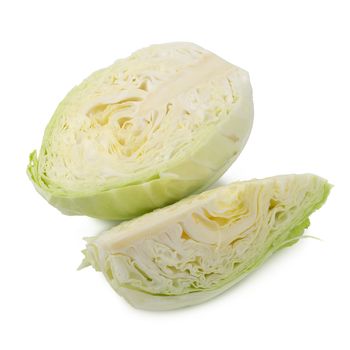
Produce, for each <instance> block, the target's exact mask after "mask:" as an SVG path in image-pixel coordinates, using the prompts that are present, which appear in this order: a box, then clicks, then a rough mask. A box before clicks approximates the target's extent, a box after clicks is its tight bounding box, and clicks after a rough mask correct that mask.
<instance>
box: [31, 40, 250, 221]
mask: <svg viewBox="0 0 350 350" xmlns="http://www.w3.org/2000/svg"><path fill="white" fill-rule="evenodd" d="M252 121H253V103H252V95H251V87H250V83H249V77H248V74H247V72H245V71H244V70H242V69H240V68H238V67H236V66H234V65H232V64H230V63H228V62H226V61H224V60H223V59H221V58H219V57H218V56H216V55H214V54H212V53H210V52H208V51H206V50H204V49H202V48H200V47H199V46H196V45H194V44H190V43H173V44H164V45H155V46H151V47H149V48H145V49H142V50H140V51H137V52H136V53H134V54H133V55H131V56H130V57H129V58H126V59H122V60H118V61H116V62H115V63H114V64H113V65H111V66H110V67H107V68H105V69H102V70H100V71H97V72H95V73H93V74H92V75H91V76H90V77H88V78H87V79H86V80H85V81H83V82H82V83H81V84H80V85H79V86H76V87H74V88H73V89H72V90H71V92H70V93H69V94H68V95H67V96H66V97H65V98H64V100H63V101H62V102H61V103H60V104H59V106H58V108H57V109H56V111H55V113H54V115H53V117H52V119H51V121H50V123H49V125H48V126H47V128H46V131H45V135H44V138H43V143H42V147H41V150H40V154H39V156H37V154H36V152H33V153H32V154H31V156H30V162H29V166H28V170H27V172H28V175H29V177H30V179H31V180H32V182H33V183H34V185H35V188H36V189H37V190H38V192H39V193H40V194H41V195H42V196H43V197H44V198H46V200H48V201H49V202H50V203H51V204H52V205H54V206H55V207H57V208H58V209H59V210H61V211H62V212H63V213H65V214H69V215H80V214H83V215H89V216H93V217H97V218H103V219H126V218H131V217H135V216H137V215H140V214H143V213H145V212H148V211H151V210H153V209H154V208H158V207H162V206H164V205H167V204H169V203H173V202H175V201H177V200H178V199H180V198H183V197H185V196H187V195H188V194H190V193H192V192H195V191H201V190H202V189H203V188H205V187H207V186H208V185H210V184H211V183H213V182H214V181H215V180H216V179H218V178H219V177H220V176H221V175H222V174H223V173H224V172H225V170H226V169H227V168H228V167H229V166H230V164H232V162H233V161H234V160H235V159H236V158H237V157H238V155H239V153H240V152H241V150H242V148H243V147H244V145H245V143H246V141H247V138H248V136H249V133H250V130H251V126H252Z"/></svg>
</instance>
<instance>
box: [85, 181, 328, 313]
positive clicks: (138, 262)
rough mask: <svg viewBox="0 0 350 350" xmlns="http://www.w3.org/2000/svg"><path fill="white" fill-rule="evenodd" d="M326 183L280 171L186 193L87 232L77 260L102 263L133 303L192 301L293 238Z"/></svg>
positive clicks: (151, 305)
mask: <svg viewBox="0 0 350 350" xmlns="http://www.w3.org/2000/svg"><path fill="white" fill-rule="evenodd" d="M330 187H331V186H330V185H329V184H328V183H327V181H326V180H324V179H322V178H320V177H318V176H315V175H310V174H305V175H285V176H277V177H272V178H267V179H263V180H252V181H246V182H238V183H233V184H231V185H228V186H223V187H219V188H216V189H214V190H210V191H207V192H204V193H202V194H199V195H195V196H191V197H188V198H186V199H184V200H182V201H180V202H178V203H176V204H173V205H171V206H168V207H166V208H162V209H158V210H156V211H154V212H152V213H149V214H146V215H144V216H142V217H139V218H137V219H134V220H131V221H128V222H124V223H122V224H120V225H119V226H116V227H114V228H112V229H111V230H109V231H106V232H104V233H102V234H100V235H98V236H96V237H92V238H88V239H87V248H86V250H85V251H84V254H85V259H84V261H83V263H82V267H85V266H88V265H90V264H91V265H92V266H93V267H94V268H95V269H96V270H97V271H102V272H103V274H104V275H105V277H106V279H107V280H108V282H109V283H110V284H111V286H112V287H113V288H114V289H115V290H116V291H117V292H118V293H119V294H121V295H122V296H123V297H125V299H126V300H127V301H128V302H130V304H132V305H133V306H135V307H137V308H141V309H148V310H169V309H176V308H180V307H184V306H189V305H194V304H198V303H201V302H203V301H205V300H208V299H210V298H212V297H214V296H216V295H218V294H220V293H222V292H224V291H225V290H226V289H228V288H229V287H231V286H232V285H233V284H235V283H237V282H238V281H239V280H240V279H242V278H243V277H245V276H246V275H247V274H248V273H249V272H251V271H252V270H254V269H255V268H257V267H258V266H259V265H260V264H261V263H262V262H263V261H264V260H266V259H267V258H268V257H269V256H270V255H271V254H272V253H274V252H275V251H277V250H279V249H281V248H283V247H286V246H289V245H291V244H294V243H295V242H297V241H298V240H299V238H300V236H301V235H302V234H303V231H304V229H305V228H307V227H308V226H309V218H308V217H309V215H310V214H311V213H312V212H313V211H315V210H316V209H318V208H320V207H321V205H322V204H323V203H324V202H325V200H326V198H327V196H328V193H329V191H330Z"/></svg>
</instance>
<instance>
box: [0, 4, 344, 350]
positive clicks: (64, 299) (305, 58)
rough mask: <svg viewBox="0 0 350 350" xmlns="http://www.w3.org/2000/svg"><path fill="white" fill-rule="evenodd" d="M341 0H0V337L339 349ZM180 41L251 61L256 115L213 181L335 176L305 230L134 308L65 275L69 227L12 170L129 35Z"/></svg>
mask: <svg viewBox="0 0 350 350" xmlns="http://www.w3.org/2000/svg"><path fill="white" fill-rule="evenodd" d="M346 5H349V2H347V1H336V0H333V1H306V0H305V1H296V0H294V1H267V0H264V1H249V0H247V1H220V0H215V1H189V0H187V1H180V0H176V1H164V0H163V1H152V0H147V1H138V2H136V1H131V0H124V1H117V0H115V1H102V0H99V1H87V0H85V1H2V2H1V5H0V35H1V41H0V43H1V46H0V51H1V54H0V60H1V64H0V89H1V91H0V93H1V94H0V96H1V106H0V111H1V114H0V118H1V128H0V133H1V137H0V142H1V172H0V176H1V185H2V188H1V197H0V199H1V201H0V205H1V226H0V231H1V251H0V259H1V263H0V268H1V274H0V284H1V287H0V293H1V297H0V322H1V325H0V333H1V335H0V348H1V349H4V350H5V349H6V350H8V349H36V350H40V349H50V350H51V349H53V350H54V349H84V350H88V349H117V348H119V349H136V348H142V349H169V350H171V349H190V348H192V349H212V348H215V349H240V350H241V349H318V350H321V349H337V350H342V349H349V348H350V340H349V338H350V316H349V315H350V288H349V280H350V272H349V271H350V232H349V231H350V229H349V217H350V209H349V198H350V191H349V176H350V173H349V150H350V142H349V134H350V127H349V117H350V108H349V101H350V97H349V94H350V69H349V64H350V55H349V36H350V25H349V21H350V20H349V18H350V12H349V10H348V9H347V6H346ZM169 41H192V42H195V43H197V44H199V45H201V46H203V47H205V48H207V49H209V50H211V51H213V52H215V53H217V54H218V55H220V56H222V57H223V58H225V59H226V60H228V61H231V62H232V63H235V64H236V65H239V66H241V67H243V68H245V69H246V70H248V71H249V72H250V76H251V82H252V85H253V89H254V102H255V124H254V128H253V132H252V134H251V138H250V140H249V142H248V145H247V147H246V148H245V150H244V151H243V153H242V155H241V157H240V158H239V159H238V161H237V162H236V163H234V165H233V166H232V167H231V169H230V170H229V171H228V172H227V173H226V174H225V176H224V178H223V180H222V181H221V183H222V182H228V181H232V180H237V179H248V178H252V177H264V176H270V175H276V174H284V173H303V172H313V173H316V174H318V175H321V176H323V177H326V178H327V179H329V181H330V182H331V183H333V184H334V185H335V187H334V189H333V191H332V193H331V195H330V198H329V200H328V202H327V204H326V205H325V206H324V207H323V208H322V210H320V211H319V212H317V213H315V214H314V215H313V216H312V219H311V221H312V225H311V228H310V229H309V230H308V234H311V235H315V236H317V237H320V238H322V240H323V241H322V242H319V241H316V240H308V239H305V240H302V241H301V242H300V243H298V244H296V245H294V246H293V247H291V248H289V249H286V250H284V251H281V252H280V253H278V254H277V255H276V256H275V257H273V258H272V259H271V260H270V261H268V262H267V263H266V264H265V265H264V266H263V267H262V268H261V269H260V270H258V271H257V272H255V273H253V274H252V275H251V276H250V277H248V278H246V280H244V281H243V282H241V283H240V284H238V285H237V286H236V287H234V288H233V289H232V290H230V291H229V292H227V293H225V294H224V295H222V296H221V297H218V298H216V299H215V300H213V301H211V302H208V303H206V304H203V305H200V306H197V307H193V308H188V309H184V310H179V311H175V312H163V313H154V312H153V313H151V312H144V311H139V310H135V309H133V308H132V307H130V306H129V305H128V304H126V302H124V300H123V299H122V298H120V297H119V296H118V295H116V294H115V293H114V292H113V291H112V289H111V288H110V287H109V286H108V284H107V282H105V280H104V279H103V277H102V275H101V274H98V273H96V272H94V271H93V270H92V269H85V270H83V271H80V272H77V271H76V267H77V266H78V265H79V263H80V259H81V258H82V255H81V254H80V250H81V249H83V247H84V244H83V241H82V237H83V236H90V235H94V234H96V233H98V232H100V231H101V230H103V229H104V228H107V227H109V226H110V225H111V223H110V222H101V221H98V220H94V219H90V218H87V217H67V216H63V215H61V214H60V213H59V212H58V211H57V210H56V209H55V208H53V207H51V206H49V205H48V204H47V203H46V202H45V201H44V200H43V199H42V198H41V197H40V196H39V195H38V194H37V193H36V192H35V191H34V188H33V187H32V185H31V183H30V182H29V180H28V179H27V177H26V174H25V168H26V164H27V161H28V154H29V152H30V151H32V149H34V148H39V147H40V142H41V137H42V134H43V131H44V127H45V125H46V124H47V122H48V121H49V119H50V116H51V114H52V112H53V111H54V109H55V107H56V105H57V104H58V102H59V101H60V100H61V99H62V98H63V97H64V96H65V94H66V93H67V92H68V90H69V89H70V88H71V87H72V86H73V85H75V84H77V83H79V82H80V81H81V80H82V79H83V78H85V77H86V76H87V75H88V74H90V73H91V72H92V71H94V70H96V69H99V68H101V67H103V66H106V65H109V64H111V63H112V62H113V61H114V60H115V59H117V58H120V57H123V56H127V55H129V54H130V53H131V52H132V51H135V50H137V49H139V48H141V47H144V46H147V45H150V44H153V43H162V42H169Z"/></svg>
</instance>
